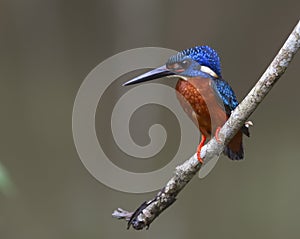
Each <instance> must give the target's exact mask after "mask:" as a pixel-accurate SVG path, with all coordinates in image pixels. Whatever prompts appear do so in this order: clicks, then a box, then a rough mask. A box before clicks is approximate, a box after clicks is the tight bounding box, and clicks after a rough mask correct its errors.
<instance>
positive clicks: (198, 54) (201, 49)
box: [124, 46, 221, 85]
mask: <svg viewBox="0 0 300 239" xmlns="http://www.w3.org/2000/svg"><path fill="white" fill-rule="evenodd" d="M164 76H181V77H183V78H185V77H197V76H201V77H205V78H212V79H215V78H221V63H220V58H219V56H218V53H217V52H216V51H215V50H214V49H212V48H210V47H209V46H196V47H193V48H189V49H186V50H183V51H180V52H178V53H177V54H176V55H173V56H171V57H170V58H169V60H168V61H167V63H166V65H164V66H162V67H159V68H157V69H154V70H152V71H149V72H147V73H145V74H143V75H140V76H138V77H136V78H134V79H132V80H130V81H128V82H126V83H125V84H124V85H132V84H136V83H139V82H145V81H149V80H154V79H158V78H161V77H164Z"/></svg>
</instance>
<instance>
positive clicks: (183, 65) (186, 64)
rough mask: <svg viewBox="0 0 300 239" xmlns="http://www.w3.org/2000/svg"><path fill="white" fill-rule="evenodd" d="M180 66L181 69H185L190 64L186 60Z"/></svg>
mask: <svg viewBox="0 0 300 239" xmlns="http://www.w3.org/2000/svg"><path fill="white" fill-rule="evenodd" d="M180 65H181V67H182V68H187V67H188V66H189V65H190V62H189V61H188V60H184V61H182V62H181V64H180Z"/></svg>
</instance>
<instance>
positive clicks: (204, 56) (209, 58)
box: [178, 46, 221, 76]
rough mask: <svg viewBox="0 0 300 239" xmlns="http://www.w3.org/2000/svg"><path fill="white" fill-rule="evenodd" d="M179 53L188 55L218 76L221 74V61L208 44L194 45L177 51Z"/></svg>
mask: <svg viewBox="0 0 300 239" xmlns="http://www.w3.org/2000/svg"><path fill="white" fill-rule="evenodd" d="M178 54H180V55H185V56H188V57H190V58H191V59H192V60H194V61H196V62H198V63H199V64H200V65H202V66H207V67H209V68H210V69H212V70H213V71H214V72H215V73H216V74H217V75H218V76H221V63H220V58H219V56H218V53H217V52H216V51H215V50H214V49H212V48H211V47H209V46H195V47H193V48H189V49H186V50H183V51H181V52H179V53H178Z"/></svg>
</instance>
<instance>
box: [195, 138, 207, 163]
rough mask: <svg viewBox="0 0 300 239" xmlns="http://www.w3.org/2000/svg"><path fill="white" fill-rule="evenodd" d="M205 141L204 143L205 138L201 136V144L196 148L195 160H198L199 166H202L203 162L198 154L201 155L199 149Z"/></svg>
mask: <svg viewBox="0 0 300 239" xmlns="http://www.w3.org/2000/svg"><path fill="white" fill-rule="evenodd" d="M205 141H206V136H205V135H203V134H202V135H201V142H200V144H199V145H198V147H197V159H198V160H199V162H200V163H201V164H203V160H202V158H201V156H200V153H201V148H202V147H203V145H204V143H205Z"/></svg>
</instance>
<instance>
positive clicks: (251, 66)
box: [0, 0, 300, 239]
mask: <svg viewBox="0 0 300 239" xmlns="http://www.w3.org/2000/svg"><path fill="white" fill-rule="evenodd" d="M299 10H300V2H299V1H298V0H287V1H259V0H253V1H232V0H231V1H199V0H198V1H196V0H195V1H193V0H187V1H178V0H174V1H159V0H151V1H141V0H128V1H122V0H119V1H114V0H112V1H108V0H107V1H102V0H100V1H62V0H48V1H46V0H45V1H38V0H27V1H11V0H10V1H8V0H1V1H0V43H1V44H0V61H1V63H0V81H1V88H0V98H1V101H0V102H1V131H0V132H1V134H0V139H1V157H0V163H1V167H0V170H1V171H0V238H1V239H16V238H23V239H27V238H28V239H35V238H43V239H47V238H49V239H53V238H66V239H68V238H70V239H71V238H72V239H77V238H78V239H79V238H85V239H86V238H124V239H125V238H172V239H176V238H195V237H198V238H251V239H252V238H299V231H298V229H299V216H300V207H299V200H300V187H299V181H300V174H299V171H300V151H299V150H300V149H299V143H300V140H299V135H300V127H299V120H300V107H299V105H298V104H299V98H298V97H299V87H300V83H299V74H300V70H299V64H300V55H296V57H295V59H294V61H293V62H292V64H291V65H290V67H289V69H288V70H287V72H286V73H285V75H284V76H283V77H282V78H281V79H280V81H279V82H278V84H277V85H276V87H275V88H274V89H273V90H272V92H271V93H270V94H269V95H268V97H267V98H266V99H265V101H264V102H263V103H262V104H261V105H260V107H259V108H258V109H257V110H256V112H255V113H254V114H253V115H252V116H251V119H252V120H253V122H254V124H255V126H254V127H253V128H252V129H251V132H252V136H251V138H250V139H246V140H245V141H246V142H245V148H246V149H245V151H246V160H244V161H243V162H238V163H237V162H231V161H229V160H227V159H225V157H224V160H220V161H219V162H218V165H217V167H215V168H214V170H213V172H212V173H211V174H210V175H209V176H208V177H206V178H205V179H203V180H199V179H198V178H195V179H194V180H193V181H192V182H191V183H190V184H189V185H188V186H187V188H186V189H185V190H184V191H183V192H182V193H181V194H180V196H179V199H178V201H177V202H176V203H175V204H174V205H173V206H172V207H171V209H168V210H167V211H166V212H165V213H163V214H162V215H161V216H160V217H159V218H158V219H157V220H156V221H155V222H154V223H153V224H152V226H151V227H150V230H149V231H142V232H137V231H134V230H129V231H127V230H126V227H125V223H124V221H117V220H115V219H113V218H112V217H111V213H112V211H113V210H114V209H115V208H117V207H123V208H125V209H134V208H136V207H137V206H138V205H139V204H140V203H141V202H143V201H144V200H147V199H150V198H151V197H152V196H153V195H154V193H148V194H138V195H135V194H126V193H122V192H118V191H115V190H113V189H110V188H108V187H106V186H104V185H103V184H101V183H99V182H98V181H96V180H95V179H94V178H93V177H92V176H91V175H90V174H89V173H88V171H87V170H86V169H85V168H84V166H83V165H82V163H81V161H80V159H79V157H78V155H77V152H76V149H75V146H74V143H73V138H72V125H71V122H72V121H71V117H72V108H73V103H74V99H75V96H76V93H77V91H78V89H79V87H80V85H81V83H82V81H83V79H84V78H85V76H86V75H87V74H88V73H89V72H90V71H91V70H92V69H93V68H94V67H95V66H96V65H97V64H99V63H100V62H101V61H103V60H105V59H106V58H108V57H110V56H112V55H114V54H116V53H118V52H121V51H124V50H128V49H131V48H136V47H144V46H159V47H165V48H171V49H175V50H181V49H185V48H188V47H192V46H194V45H203V44H209V45H211V46H212V47H214V48H216V49H217V50H218V52H219V54H220V55H221V60H222V66H223V77H224V78H225V79H226V80H228V81H229V82H230V84H231V85H232V87H233V88H234V90H235V92H236V94H237V96H238V98H239V99H241V98H242V97H244V96H245V95H246V94H247V92H248V91H249V90H250V89H251V87H252V86H253V85H254V84H255V82H256V81H257V79H258V78H259V76H260V75H261V74H262V72H263V71H264V70H265V68H266V67H267V66H268V64H269V62H270V61H271V59H272V58H273V56H274V55H275V54H276V53H277V51H278V50H279V48H280V46H281V45H282V43H283V42H284V40H285V39H286V37H287V36H288V34H289V33H290V31H291V30H292V29H293V27H294V26H295V24H296V23H297V21H298V20H299ZM191 153H192V152H191ZM188 156H189V155H187V157H188ZM170 176H171V175H170Z"/></svg>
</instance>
